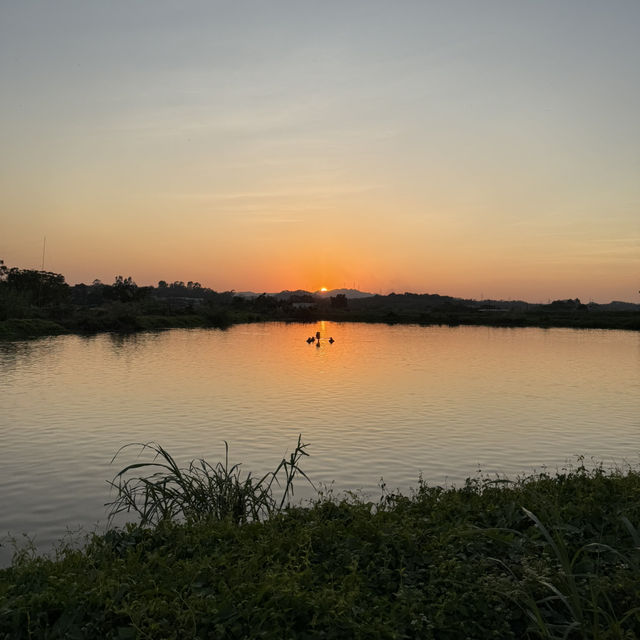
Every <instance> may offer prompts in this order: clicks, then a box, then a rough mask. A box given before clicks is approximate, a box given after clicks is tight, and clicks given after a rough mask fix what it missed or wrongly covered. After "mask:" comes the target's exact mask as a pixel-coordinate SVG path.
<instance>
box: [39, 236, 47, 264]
mask: <svg viewBox="0 0 640 640" xmlns="http://www.w3.org/2000/svg"><path fill="white" fill-rule="evenodd" d="M46 248H47V236H45V237H44V241H43V243H42V266H41V267H40V271H44V252H45V249H46Z"/></svg>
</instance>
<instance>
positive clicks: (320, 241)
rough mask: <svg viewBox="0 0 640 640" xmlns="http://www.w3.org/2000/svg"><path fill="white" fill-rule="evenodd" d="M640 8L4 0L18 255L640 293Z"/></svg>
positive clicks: (145, 270)
mask: <svg viewBox="0 0 640 640" xmlns="http://www.w3.org/2000/svg"><path fill="white" fill-rule="evenodd" d="M639 69H640V2H638V1H637V0H627V1H625V0H610V1H609V2H602V1H601V0H598V1H592V0H535V1H534V0H530V1H525V0H521V1H518V0H502V1H497V0H483V2H477V0H467V1H462V0H446V1H445V0H442V1H441V2H431V1H428V0H422V1H420V2H408V1H402V0H399V1H398V2H388V1H385V2H378V1H377V0H363V1H355V0H353V1H348V0H347V1H344V0H341V1H333V0H322V1H318V2H308V1H304V0H296V1H290V2H283V1H277V0H273V1H270V2H265V1H260V2H258V1H255V2H249V1H242V0H239V1H234V2H215V1H211V0H209V1H206V2H194V1H188V0H187V1H177V0H176V1H174V2H165V1H162V0H159V1H157V0H154V1H148V0H140V1H138V2H124V1H114V2H97V1H93V0H89V1H87V0H75V1H65V0H57V1H56V2H49V1H37V0H35V1H31V2H19V1H17V0H14V1H12V2H10V1H7V0H0V87H2V99H1V100H0V145H1V147H2V153H1V154H0V258H1V259H4V261H5V263H6V264H7V265H9V266H19V267H22V268H40V267H41V266H42V254H43V245H44V238H45V237H46V251H45V261H44V266H45V269H47V270H51V271H55V272H59V273H62V274H64V275H65V277H66V279H67V281H68V282H70V283H76V282H87V283H90V282H92V281H93V280H94V279H95V278H98V279H100V280H102V281H103V282H106V283H110V282H113V280H114V277H115V276H116V275H118V274H122V275H124V276H125V277H126V276H132V277H133V279H134V280H135V281H136V282H137V283H138V284H141V285H142V284H155V283H157V282H158V280H161V279H163V280H167V281H169V282H172V281H174V280H183V281H185V282H186V281H189V280H192V281H197V282H200V283H201V284H202V285H203V286H209V287H211V288H213V289H216V290H218V291H224V290H230V289H235V290H236V291H245V290H252V291H257V292H261V291H280V290H283V289H298V288H301V289H306V290H317V289H319V288H321V287H327V288H329V289H331V288H339V287H345V286H346V287H357V288H359V289H361V290H363V291H370V292H372V293H383V294H385V293H389V292H391V291H396V292H404V291H412V292H425V293H440V294H447V295H454V296H460V297H466V298H481V297H482V298H496V299H525V300H529V301H545V302H546V301H547V300H549V299H564V298H575V297H579V298H580V299H581V300H582V301H583V302H587V301H589V300H593V301H596V302H608V301H610V300H626V301H635V302H637V301H639V300H640V294H639V292H638V290H639V289H640V73H639V72H638V70H639Z"/></svg>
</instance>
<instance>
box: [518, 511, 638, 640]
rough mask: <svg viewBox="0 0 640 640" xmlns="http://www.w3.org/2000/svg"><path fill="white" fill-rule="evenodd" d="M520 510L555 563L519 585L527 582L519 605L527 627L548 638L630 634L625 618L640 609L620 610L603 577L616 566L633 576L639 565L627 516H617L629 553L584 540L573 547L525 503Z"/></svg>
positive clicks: (634, 615)
mask: <svg viewBox="0 0 640 640" xmlns="http://www.w3.org/2000/svg"><path fill="white" fill-rule="evenodd" d="M522 510H523V511H524V513H525V514H526V515H527V517H528V518H530V519H531V521H532V522H533V523H534V525H535V527H536V529H537V530H538V531H539V532H540V533H541V534H542V537H543V539H544V542H543V543H542V545H541V549H542V551H543V553H549V558H550V560H551V561H552V562H553V563H555V567H556V570H555V571H552V572H550V575H540V574H537V573H536V572H532V574H531V575H530V580H529V581H528V583H527V581H525V583H524V584H525V585H527V584H528V588H526V587H525V589H524V592H523V603H524V611H525V613H526V615H527V617H528V618H529V621H530V623H531V626H530V631H531V632H532V633H536V634H538V636H539V637H541V638H545V639H549V640H565V639H567V638H582V639H583V640H592V639H593V640H598V639H603V640H604V639H605V638H606V639H609V638H618V639H620V640H623V639H625V638H630V637H635V636H629V635H628V634H627V632H626V631H625V629H626V628H627V622H628V620H629V619H630V618H636V619H637V618H638V615H639V614H640V607H638V606H633V607H630V608H628V609H623V610H622V611H620V607H619V606H616V604H617V603H614V602H613V600H612V598H611V584H610V581H609V580H607V578H606V576H607V575H608V576H611V575H612V574H614V573H615V571H616V569H617V570H620V569H622V570H623V571H629V570H630V571H632V572H633V573H636V574H637V571H638V569H639V568H640V565H639V563H638V557H637V551H638V542H640V536H639V535H638V531H637V530H636V528H635V527H634V526H633V525H632V524H631V522H630V521H629V519H628V518H626V517H625V516H622V517H621V521H622V522H623V524H624V526H625V527H626V529H627V531H628V532H629V534H630V535H631V538H632V540H633V542H634V546H635V549H634V550H633V551H634V552H632V553H623V552H621V551H619V550H617V549H614V548H613V547H611V546H610V545H608V544H603V543H598V542H591V543H587V544H584V545H582V546H580V547H579V548H578V549H577V550H575V551H574V550H572V549H571V548H570V546H569V545H568V544H567V542H566V541H565V539H564V537H563V536H562V535H561V533H560V531H559V530H558V529H556V530H550V529H549V528H548V527H546V526H545V525H544V524H543V523H542V521H541V520H540V518H538V516H536V515H535V514H534V513H533V512H531V511H529V510H528V509H525V508H524V507H523V508H522Z"/></svg>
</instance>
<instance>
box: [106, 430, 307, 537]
mask: <svg viewBox="0 0 640 640" xmlns="http://www.w3.org/2000/svg"><path fill="white" fill-rule="evenodd" d="M301 438H302V436H298V443H297V445H296V448H295V449H294V451H293V452H292V453H291V454H290V456H289V458H288V459H287V458H283V459H282V460H281V461H280V463H279V464H278V466H277V467H276V468H275V470H274V471H270V472H268V473H266V474H265V475H263V476H262V477H261V478H255V477H254V476H253V475H252V474H251V472H249V473H248V474H247V475H246V476H245V477H244V478H243V477H242V475H241V472H240V465H239V464H234V465H232V466H229V445H228V444H227V442H226V441H225V443H224V444H225V460H224V463H222V462H218V463H217V464H215V465H211V464H209V463H208V462H207V461H206V460H203V459H197V460H192V461H191V462H190V463H189V466H188V467H186V468H181V467H179V466H178V464H177V462H176V461H175V460H174V458H173V457H172V456H171V455H170V454H169V452H168V451H167V450H166V449H164V448H163V447H162V446H161V445H159V444H158V443H156V442H148V443H146V444H145V443H131V444H128V445H125V446H124V447H122V448H120V449H119V450H118V452H117V453H116V454H115V456H114V457H113V459H112V460H111V462H113V461H114V460H115V459H116V458H117V457H118V455H120V453H121V452H122V451H123V450H125V449H127V448H129V447H132V446H138V447H141V450H140V454H142V453H144V452H146V451H150V452H151V453H153V460H152V461H151V462H136V463H133V464H130V465H127V466H126V467H124V468H123V469H122V470H120V471H119V472H118V473H117V474H116V475H115V477H114V478H113V480H112V481H111V482H110V483H109V484H110V485H111V486H112V487H113V488H114V489H115V490H116V491H117V496H116V498H115V500H114V501H113V502H110V503H108V504H107V505H106V506H108V507H110V510H109V521H110V522H112V521H113V518H114V517H115V516H116V515H117V514H119V513H122V512H127V513H129V512H134V513H136V514H137V515H138V516H139V517H140V523H141V524H143V525H146V524H152V525H155V524H158V523H159V522H162V521H166V520H182V519H183V520H186V521H189V522H195V521H201V520H209V519H211V520H224V519H227V518H230V519H231V520H232V521H233V522H234V523H236V524H240V523H244V522H250V521H257V520H264V519H266V518H268V517H270V516H272V515H273V514H275V513H277V512H279V511H281V510H282V509H283V508H284V507H285V506H287V505H288V504H289V502H290V498H291V496H293V481H294V478H295V477H296V475H298V474H300V475H301V476H303V477H304V478H305V479H306V480H307V481H308V482H309V483H310V484H311V485H312V486H313V483H311V480H309V478H308V477H307V475H306V474H305V473H304V471H302V469H301V468H300V460H301V459H302V457H303V456H308V455H309V454H308V453H307V452H306V451H305V448H306V446H307V445H306V444H303V443H302V440H301ZM137 470H143V471H148V470H152V471H153V472H152V473H151V474H150V475H139V476H138V475H135V474H134V475H132V472H137ZM274 483H275V487H279V488H280V491H279V492H278V494H279V496H280V497H279V499H278V497H277V496H276V495H275V493H274V489H275V487H274Z"/></svg>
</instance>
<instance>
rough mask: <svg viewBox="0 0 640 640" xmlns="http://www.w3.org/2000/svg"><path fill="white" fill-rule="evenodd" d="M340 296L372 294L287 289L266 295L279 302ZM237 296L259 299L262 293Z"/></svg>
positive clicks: (245, 292)
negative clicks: (296, 297)
mask: <svg viewBox="0 0 640 640" xmlns="http://www.w3.org/2000/svg"><path fill="white" fill-rule="evenodd" d="M338 294H344V295H345V296H346V297H347V298H371V297H373V294H372V293H366V292H364V291H358V290H357V289H332V290H331V291H313V292H311V291H305V290H304V289H296V290H295V291H289V290H288V289H285V290H284V291H280V292H278V293H266V294H265V295H267V296H270V297H272V298H276V299H277V300H287V299H289V298H290V297H291V296H317V297H318V298H331V297H335V296H337V295H338ZM236 295H237V296H240V297H241V298H257V297H258V296H261V295H262V294H261V293H255V292H254V291H236Z"/></svg>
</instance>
